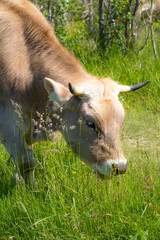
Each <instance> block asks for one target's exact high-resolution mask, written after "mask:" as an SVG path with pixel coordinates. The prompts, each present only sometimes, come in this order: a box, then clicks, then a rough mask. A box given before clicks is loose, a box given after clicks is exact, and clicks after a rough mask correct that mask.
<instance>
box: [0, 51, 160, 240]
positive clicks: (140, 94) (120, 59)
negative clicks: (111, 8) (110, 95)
mask: <svg viewBox="0 0 160 240" xmlns="http://www.w3.org/2000/svg"><path fill="white" fill-rule="evenodd" d="M91 55H92V53H90V54H89V56H84V55H82V56H81V60H82V62H83V64H84V65H85V67H86V68H87V70H88V71H90V72H92V73H93V74H95V75H99V76H105V77H106V76H110V77H113V78H114V79H115V80H117V81H118V82H121V83H123V84H136V83H138V82H143V81H146V80H148V79H150V80H151V83H150V84H149V85H147V86H146V87H145V88H143V89H141V90H139V91H137V92H134V93H130V94H126V95H121V96H120V98H121V101H122V102H123V104H124V107H125V112H126V120H125V123H124V126H123V128H122V130H121V142H122V146H123V151H124V154H125V157H126V158H127V159H128V170H127V172H126V173H125V174H124V175H121V176H117V177H114V178H112V179H110V180H107V179H106V180H104V181H102V180H97V179H96V178H95V176H94V174H93V172H92V170H91V169H90V168H88V167H87V166H86V165H83V164H82V163H81V162H80V160H79V159H78V158H76V157H75V155H74V154H73V153H72V152H71V150H70V149H69V148H68V147H67V146H66V144H65V143H64V141H63V139H62V138H60V137H59V136H58V137H57V139H55V141H54V142H43V143H36V144H35V145H34V155H35V158H36V171H35V182H36V187H37V191H38V193H37V194H35V193H34V191H32V190H31V189H28V190H26V188H25V187H24V182H23V181H22V182H21V184H20V185H18V186H12V177H13V175H14V165H13V162H12V160H11V159H10V158H9V155H8V153H7V152H6V150H5V149H4V147H3V146H2V145H0V155H1V160H0V239H2V240H3V239H4V240H6V239H16V240H17V239H29V240H33V239H57V240H60V239H64V240H68V239H89V240H90V239H97V240H98V239H99V240H103V239H104V240H106V239H107V240H108V239H116V240H117V239H137V240H139V239H140V240H146V239H151V240H158V239H159V236H160V148H159V143H160V115H159V114H160V97H159V96H160V92H159V91H160V80H159V79H160V70H159V69H160V68H159V66H160V61H159V60H155V59H153V58H152V57H150V56H149V55H148V54H147V55H146V53H145V54H143V55H140V56H135V55H129V56H123V55H120V54H117V55H116V56H115V55H113V56H112V55H111V56H110V57H108V58H105V59H103V58H100V57H98V56H97V58H96V56H93V57H92V58H90V57H91ZM89 59H92V60H91V61H90V62H89ZM50 149H58V150H59V151H60V153H56V152H48V153H47V154H46V156H45V157H43V155H44V154H45V153H46V151H47V150H50Z"/></svg>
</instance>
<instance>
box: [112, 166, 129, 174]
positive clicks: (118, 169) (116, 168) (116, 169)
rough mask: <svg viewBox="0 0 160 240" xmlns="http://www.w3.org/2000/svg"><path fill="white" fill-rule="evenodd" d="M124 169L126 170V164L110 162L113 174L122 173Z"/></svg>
mask: <svg viewBox="0 0 160 240" xmlns="http://www.w3.org/2000/svg"><path fill="white" fill-rule="evenodd" d="M126 170H127V164H125V165H123V166H122V165H118V164H112V172H113V173H114V174H115V175H119V174H123V173H125V172H126Z"/></svg>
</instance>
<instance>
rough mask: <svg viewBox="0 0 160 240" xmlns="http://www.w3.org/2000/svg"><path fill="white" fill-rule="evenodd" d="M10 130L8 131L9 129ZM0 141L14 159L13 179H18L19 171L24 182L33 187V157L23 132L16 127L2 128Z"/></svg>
mask: <svg viewBox="0 0 160 240" xmlns="http://www.w3.org/2000/svg"><path fill="white" fill-rule="evenodd" d="M9 130H10V131H9ZM2 143H3V145H4V146H5V148H6V150H7V151H8V153H9V154H10V156H11V157H12V159H13V160H14V163H15V166H16V173H15V180H16V181H17V180H18V179H19V173H20V174H21V176H22V177H23V179H24V180H25V184H26V186H27V185H30V184H32V185H33V187H34V169H35V159H34V155H33V153H32V150H31V149H30V148H29V147H28V145H27V143H26V141H25V139H24V137H23V132H21V131H20V130H19V129H18V128H16V127H15V128H13V131H12V129H11V128H10V129H9V128H6V127H5V126H4V128H3V136H2Z"/></svg>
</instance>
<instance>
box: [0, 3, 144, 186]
mask: <svg viewBox="0 0 160 240" xmlns="http://www.w3.org/2000/svg"><path fill="white" fill-rule="evenodd" d="M145 84H146V83H144V84H140V85H137V86H131V87H128V86H122V85H118V84H117V83H116V82H114V81H112V80H110V79H98V78H96V77H94V76H91V75H90V74H88V73H87V72H86V71H85V70H84V69H83V67H82V66H81V64H80V63H79V62H78V61H77V60H76V59H75V58H74V57H73V56H72V54H70V53H69V52H68V51H67V50H66V49H65V48H64V47H63V46H62V45H61V44H60V43H59V41H58V40H57V38H56V37H55V35H54V33H53V29H52V27H51V26H50V25H49V24H48V22H47V21H46V20H45V18H44V17H43V15H42V14H41V13H40V12H39V11H38V10H37V9H36V7H35V6H34V5H33V4H32V3H30V2H28V1H26V0H1V1H0V139H1V141H2V143H3V144H4V146H5V148H6V150H7V151H8V153H9V154H10V156H11V157H12V158H13V160H14V162H15V165H16V176H15V177H16V179H17V178H18V173H19V172H20V173H21V175H22V177H23V178H24V179H25V182H26V184H27V183H28V182H30V181H29V180H30V176H32V183H33V185H34V179H33V172H34V168H35V160H34V156H33V153H32V151H31V149H30V148H29V145H31V144H32V143H33V142H34V141H37V140H45V139H47V137H49V134H50V130H51V129H52V130H53V131H55V130H59V131H61V132H62V134H63V136H64V137H65V139H66V141H67V143H69V144H70V146H71V148H72V149H73V151H74V152H75V153H76V154H77V155H78V156H79V157H80V159H81V160H83V161H85V162H86V163H87V164H88V165H90V166H91V167H92V168H93V169H94V170H95V172H96V173H97V175H98V176H101V177H103V176H104V175H106V176H107V177H110V176H112V175H115V174H118V173H124V172H125V171H126V168H127V161H126V159H125V157H124V155H123V152H122V149H121V145H120V140H119V129H120V128H121V126H122V125H123V122H124V109H123V107H122V105H121V103H120V102H119V100H118V94H119V93H121V92H129V91H132V90H135V89H137V88H139V87H142V86H143V85H145ZM46 90H47V91H46ZM48 95H49V98H48ZM49 99H50V100H49ZM42 116H43V119H42ZM32 119H34V120H33V121H32ZM42 125H43V126H42ZM44 125H45V128H47V129H45V128H44ZM37 126H38V127H39V129H38V128H37Z"/></svg>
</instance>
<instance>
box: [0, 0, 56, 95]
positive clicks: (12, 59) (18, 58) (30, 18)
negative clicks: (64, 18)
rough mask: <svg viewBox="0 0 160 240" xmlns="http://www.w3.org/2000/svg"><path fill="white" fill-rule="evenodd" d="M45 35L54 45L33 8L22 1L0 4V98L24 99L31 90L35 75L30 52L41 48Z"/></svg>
mask: <svg viewBox="0 0 160 240" xmlns="http://www.w3.org/2000/svg"><path fill="white" fill-rule="evenodd" d="M45 35H46V36H48V38H52V41H53V40H54V41H55V37H54V34H53V30H52V28H51V27H50V25H49V24H48V22H47V21H46V20H45V18H44V17H43V15H42V14H41V13H40V12H39V11H38V10H37V9H36V7H35V6H34V5H33V4H31V3H30V2H28V1H25V0H1V1H0V85H1V88H0V91H1V94H4V95H5V94H16V93H18V94H20V93H22V95H24V93H25V92H26V91H29V89H30V87H31V86H33V84H32V81H33V79H34V78H35V74H36V73H35V72H36V71H37V72H38V69H36V66H35V63H34V62H33V58H34V56H35V52H34V51H36V47H37V46H41V45H45V44H44V43H43V39H44V36H45ZM53 38H54V39H53ZM31 39H34V40H33V41H32V42H31ZM40 42H42V43H41V44H40ZM33 65H34V66H33ZM37 65H38V64H37ZM39 67H40V64H39Z"/></svg>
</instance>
